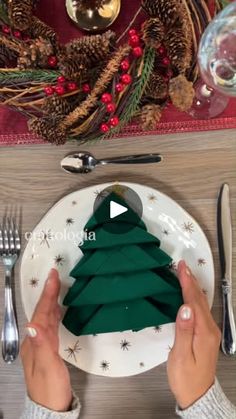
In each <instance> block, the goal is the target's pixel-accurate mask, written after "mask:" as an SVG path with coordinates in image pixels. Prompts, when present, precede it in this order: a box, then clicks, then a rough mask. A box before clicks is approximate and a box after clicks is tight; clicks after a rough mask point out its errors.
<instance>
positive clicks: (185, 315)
mask: <svg viewBox="0 0 236 419" xmlns="http://www.w3.org/2000/svg"><path fill="white" fill-rule="evenodd" d="M180 317H181V319H182V320H190V319H191V317H192V310H191V308H190V307H183V308H182V310H181V312H180Z"/></svg>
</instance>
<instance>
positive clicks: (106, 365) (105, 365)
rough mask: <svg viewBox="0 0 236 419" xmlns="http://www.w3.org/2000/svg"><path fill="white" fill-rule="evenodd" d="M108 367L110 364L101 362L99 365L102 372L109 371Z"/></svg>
mask: <svg viewBox="0 0 236 419" xmlns="http://www.w3.org/2000/svg"><path fill="white" fill-rule="evenodd" d="M109 365H110V362H107V361H102V362H101V364H100V367H101V368H102V370H103V371H108V370H109Z"/></svg>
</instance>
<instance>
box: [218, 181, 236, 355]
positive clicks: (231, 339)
mask: <svg viewBox="0 0 236 419" xmlns="http://www.w3.org/2000/svg"><path fill="white" fill-rule="evenodd" d="M217 226H218V244H219V254H220V263H221V271H222V293H223V329H222V342H221V348H222V351H223V352H224V354H225V355H235V353H236V329H235V320H234V313H233V302H232V247H233V244H232V224H231V214H230V192H229V185H228V184H224V185H222V187H221V190H220V195H219V199H218V213H217Z"/></svg>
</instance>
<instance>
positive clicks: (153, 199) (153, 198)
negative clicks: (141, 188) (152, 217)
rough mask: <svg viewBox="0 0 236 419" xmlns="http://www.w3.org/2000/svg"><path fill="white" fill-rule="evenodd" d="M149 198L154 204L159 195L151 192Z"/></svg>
mask: <svg viewBox="0 0 236 419" xmlns="http://www.w3.org/2000/svg"><path fill="white" fill-rule="evenodd" d="M148 200H149V202H152V203H153V204H154V203H155V202H157V196H156V195H154V194H153V193H150V194H149V195H148Z"/></svg>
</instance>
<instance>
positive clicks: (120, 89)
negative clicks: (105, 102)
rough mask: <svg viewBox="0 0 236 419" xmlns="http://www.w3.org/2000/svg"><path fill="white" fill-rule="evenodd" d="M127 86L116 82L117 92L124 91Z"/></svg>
mask: <svg viewBox="0 0 236 419" xmlns="http://www.w3.org/2000/svg"><path fill="white" fill-rule="evenodd" d="M124 88H125V86H124V85H123V84H122V83H117V84H116V92H118V93H120V92H123V90H124Z"/></svg>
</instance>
